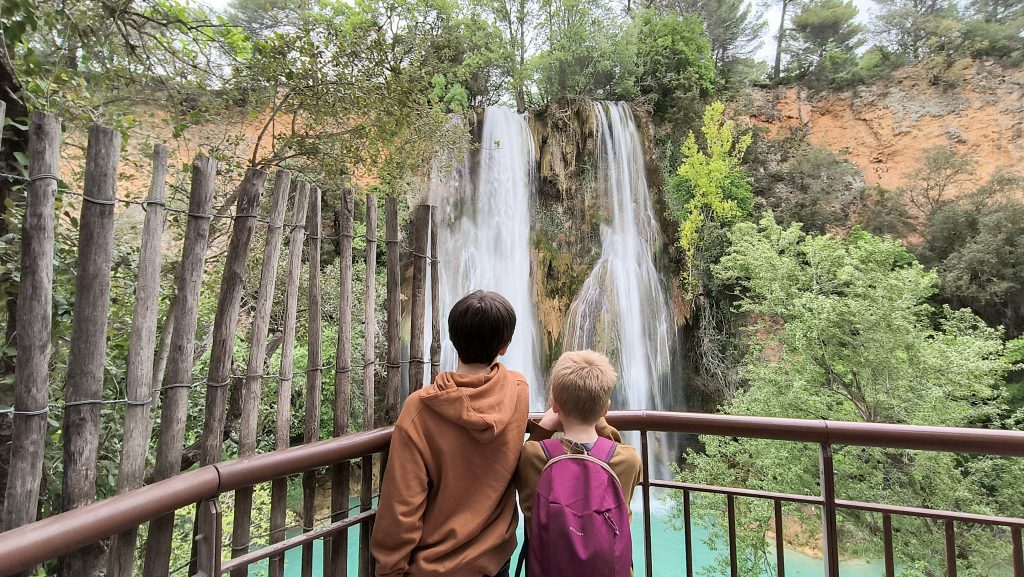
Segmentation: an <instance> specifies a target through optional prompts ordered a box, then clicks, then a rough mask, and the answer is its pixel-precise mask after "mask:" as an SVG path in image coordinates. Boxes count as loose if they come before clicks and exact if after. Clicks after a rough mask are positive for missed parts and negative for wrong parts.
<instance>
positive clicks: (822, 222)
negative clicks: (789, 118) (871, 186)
mask: <svg viewBox="0 0 1024 577" xmlns="http://www.w3.org/2000/svg"><path fill="white" fill-rule="evenodd" d="M751 149H752V150H753V151H754V152H753V153H748V155H747V158H745V159H744V166H745V167H747V170H748V171H749V172H750V173H751V174H752V175H753V186H754V195H755V197H756V198H757V204H758V205H759V207H760V208H761V209H768V210H771V211H772V212H773V213H774V214H775V217H776V218H777V219H778V221H779V222H780V223H781V224H783V225H785V226H788V225H789V224H791V223H794V222H799V223H802V224H803V225H804V228H805V229H806V230H808V231H812V232H825V231H826V230H829V229H830V228H835V227H842V226H845V225H846V223H848V222H849V220H850V215H851V212H852V211H853V206H854V204H855V203H856V202H857V201H858V200H859V197H860V195H861V192H862V191H863V189H864V176H863V174H862V173H861V170H860V169H859V168H858V167H857V166H856V165H855V164H853V163H852V162H850V161H848V160H846V159H845V158H843V157H842V156H841V155H837V154H834V153H833V152H831V151H830V150H828V149H826V148H822V147H820V146H815V145H813V144H810V143H808V142H806V141H805V140H803V139H795V140H794V139H778V140H764V139H758V141H757V143H756V144H755V146H753V147H751Z"/></svg>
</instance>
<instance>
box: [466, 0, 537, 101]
mask: <svg viewBox="0 0 1024 577" xmlns="http://www.w3.org/2000/svg"><path fill="white" fill-rule="evenodd" d="M475 1H476V3H477V4H478V5H479V6H480V7H481V8H482V9H483V10H484V11H486V13H487V14H488V15H489V17H490V19H491V22H493V23H494V26H496V27H497V29H498V30H499V31H500V33H499V34H498V35H497V36H496V37H495V38H500V41H498V42H497V43H496V44H497V45H498V46H500V51H499V52H500V59H501V61H502V62H503V71H504V73H505V75H506V77H507V78H508V79H509V80H510V81H511V84H512V92H513V97H514V99H515V103H516V109H517V110H518V111H519V112H523V111H525V110H526V84H527V81H528V79H529V77H528V75H529V69H528V67H527V54H528V53H529V51H530V46H531V44H532V41H533V38H532V36H533V27H534V25H535V24H536V12H537V4H536V2H535V1H534V0H475Z"/></svg>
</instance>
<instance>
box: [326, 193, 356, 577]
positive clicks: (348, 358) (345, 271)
mask: <svg viewBox="0 0 1024 577" xmlns="http://www.w3.org/2000/svg"><path fill="white" fill-rule="evenodd" d="M354 194H355V191H353V190H352V189H351V188H345V189H343V190H342V193H341V216H340V221H341V222H340V223H339V226H338V260H339V262H340V266H341V274H340V282H339V292H338V300H339V305H338V354H337V358H336V360H335V369H334V407H333V408H334V419H333V429H334V430H333V433H334V436H335V437H341V436H342V435H345V434H346V433H348V425H349V423H348V420H349V413H350V412H351V403H352V401H351V399H352V391H351V385H352V221H353V218H354V213H355V208H354V206H353V205H354V198H353V197H354ZM350 482H351V465H350V463H349V462H348V461H344V462H341V463H337V464H335V465H334V466H332V467H331V511H332V513H331V522H337V521H341V520H342V519H344V518H346V517H348V507H349V504H348V502H349V489H350V487H349V484H350ZM324 549H325V550H327V549H329V550H330V556H331V558H330V575H331V576H332V577H339V576H341V577H344V576H346V575H348V530H343V531H341V532H340V533H338V534H337V535H335V536H334V537H332V538H331V542H330V547H325V548H324Z"/></svg>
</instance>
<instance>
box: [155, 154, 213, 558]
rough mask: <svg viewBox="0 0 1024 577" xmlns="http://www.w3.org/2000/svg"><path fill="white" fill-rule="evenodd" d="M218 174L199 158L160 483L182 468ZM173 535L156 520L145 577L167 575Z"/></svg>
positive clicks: (165, 520)
mask: <svg viewBox="0 0 1024 577" xmlns="http://www.w3.org/2000/svg"><path fill="white" fill-rule="evenodd" d="M216 176H217V161H216V160H213V159H212V158H208V157H205V156H198V157H196V160H195V162H193V164H192V190H191V194H190V197H189V205H188V211H189V213H190V216H189V218H188V225H187V226H186V229H185V244H184V246H183V247H182V255H181V274H180V275H179V277H178V301H179V302H178V303H177V306H176V307H175V311H174V313H175V321H174V325H175V330H174V334H173V335H172V336H171V352H170V356H169V358H168V361H167V372H166V374H165V375H164V381H163V385H162V386H161V390H162V395H163V402H162V404H161V407H160V438H159V441H158V443H157V456H156V467H155V469H154V471H153V477H154V478H155V479H156V480H157V481H161V480H163V479H167V478H170V477H172V476H174V475H176V474H178V472H179V469H181V453H182V448H183V443H184V440H185V418H186V417H187V411H188V393H189V391H190V390H191V387H192V384H191V383H192V360H193V359H192V354H193V352H194V348H195V340H196V323H197V318H198V314H199V289H200V287H201V286H202V276H203V264H204V262H205V256H206V247H207V243H208V241H209V234H210V220H211V218H210V216H209V215H210V214H211V212H210V211H211V209H212V207H211V204H212V198H213V187H214V181H215V179H216ZM173 534H174V513H170V514H168V515H164V516H163V517H159V518H157V519H154V520H153V521H151V522H150V524H149V539H148V542H147V543H146V558H145V563H144V564H143V573H142V574H143V575H144V577H166V575H167V573H168V564H169V563H170V558H171V537H172V536H173Z"/></svg>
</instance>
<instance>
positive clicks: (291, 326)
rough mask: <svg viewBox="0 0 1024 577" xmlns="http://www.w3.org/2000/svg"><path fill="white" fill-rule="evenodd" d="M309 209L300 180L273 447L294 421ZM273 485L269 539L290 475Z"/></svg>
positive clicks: (279, 566)
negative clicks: (298, 323) (298, 325)
mask: <svg viewBox="0 0 1024 577" xmlns="http://www.w3.org/2000/svg"><path fill="white" fill-rule="evenodd" d="M308 208H309V183H308V182H299V184H298V186H297V187H296V191H295V208H294V209H293V210H292V223H293V224H292V235H291V239H290V240H289V241H288V279H287V284H286V285H285V298H284V342H283V343H282V344H281V372H280V375H279V377H278V387H277V427H276V429H275V434H274V448H275V449H277V450H278V451H280V450H282V449H287V448H288V445H289V441H290V440H291V436H290V433H289V430H290V428H291V424H292V378H293V370H294V364H295V317H296V315H297V314H298V310H299V275H300V273H301V272H302V245H303V244H304V240H305V238H306V211H307V209H308ZM270 486H271V488H270V542H271V543H279V542H281V541H284V538H285V515H286V513H287V511H288V478H287V477H284V478H281V479H274V480H273V482H271V485H270ZM283 575H284V555H283V554H282V555H278V556H274V557H271V558H270V577H282V576H283Z"/></svg>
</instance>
